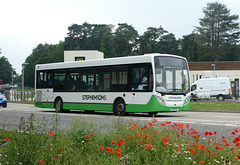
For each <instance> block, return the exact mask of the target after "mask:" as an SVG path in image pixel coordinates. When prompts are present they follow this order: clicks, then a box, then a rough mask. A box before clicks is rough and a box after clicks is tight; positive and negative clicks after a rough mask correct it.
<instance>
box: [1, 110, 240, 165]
mask: <svg viewBox="0 0 240 165" xmlns="http://www.w3.org/2000/svg"><path fill="white" fill-rule="evenodd" d="M52 121H53V122H52ZM52 121H50V122H49V120H48V121H47V120H46V119H44V118H40V119H35V117H34V115H33V114H32V115H31V116H30V117H29V119H27V120H25V119H23V118H21V120H20V124H19V127H18V130H15V131H7V130H4V129H1V130H0V139H2V140H1V141H0V164H48V165H49V164H50V165H51V164H54V165H55V164H57V165H58V164H159V163H160V164H167V165H171V164H172V165H182V164H239V163H240V151H239V147H240V136H239V130H238V128H235V129H234V130H232V132H229V134H228V135H227V136H225V135H218V132H217V131H214V130H211V131H209V130H206V131H205V132H204V133H203V134H201V133H199V132H198V131H197V130H195V128H192V127H191V126H190V125H188V124H182V123H172V122H171V121H165V122H159V121H157V119H154V118H153V119H152V120H151V121H150V122H147V123H145V124H139V123H138V122H131V121H129V122H127V123H126V122H123V121H122V120H121V118H117V119H115V121H114V126H111V127H110V126H107V125H106V126H102V127H99V126H97V125H96V123H89V122H88V121H87V119H86V118H83V117H79V118H75V119H74V120H73V122H72V125H71V127H70V128H68V129H63V130H62V129H61V130H60V129H58V123H59V119H58V117H57V115H56V116H53V120H52ZM229 135H230V136H229Z"/></svg>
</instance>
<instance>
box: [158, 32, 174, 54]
mask: <svg viewBox="0 0 240 165" xmlns="http://www.w3.org/2000/svg"><path fill="white" fill-rule="evenodd" d="M178 46H179V42H178V41H177V40H176V38H175V36H174V34H172V33H169V34H166V35H163V36H162V37H161V39H160V41H159V42H158V51H157V52H159V53H168V54H179V50H178Z"/></svg>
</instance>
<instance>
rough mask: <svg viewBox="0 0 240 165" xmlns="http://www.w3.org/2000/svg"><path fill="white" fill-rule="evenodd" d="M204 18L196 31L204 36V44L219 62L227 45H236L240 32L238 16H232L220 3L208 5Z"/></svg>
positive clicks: (204, 11) (204, 10) (204, 9)
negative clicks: (222, 50) (223, 48)
mask: <svg viewBox="0 0 240 165" xmlns="http://www.w3.org/2000/svg"><path fill="white" fill-rule="evenodd" d="M203 13H204V18H202V19H200V21H199V24H200V26H199V27H196V31H197V32H198V33H199V34H200V35H201V36H202V44H203V45H207V46H209V47H210V48H211V49H210V50H211V52H210V54H211V55H212V58H213V60H215V61H218V60H219V59H220V57H221V56H222V54H221V53H220V52H221V51H220V50H221V48H222V47H223V46H224V45H225V44H231V45H232V44H236V43H237V42H238V41H239V36H240V31H239V23H238V22H237V20H238V18H239V17H238V15H230V10H228V9H227V7H226V5H223V4H220V3H218V2H214V3H207V6H206V7H205V8H203Z"/></svg>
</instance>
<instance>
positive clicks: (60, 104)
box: [55, 98, 63, 112]
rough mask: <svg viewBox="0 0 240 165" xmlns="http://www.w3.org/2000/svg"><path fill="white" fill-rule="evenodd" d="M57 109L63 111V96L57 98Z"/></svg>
mask: <svg viewBox="0 0 240 165" xmlns="http://www.w3.org/2000/svg"><path fill="white" fill-rule="evenodd" d="M55 111H56V112H63V101H62V99H61V98H57V99H56V101H55Z"/></svg>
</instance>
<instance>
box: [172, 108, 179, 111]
mask: <svg viewBox="0 0 240 165" xmlns="http://www.w3.org/2000/svg"><path fill="white" fill-rule="evenodd" d="M171 111H179V108H171Z"/></svg>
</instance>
